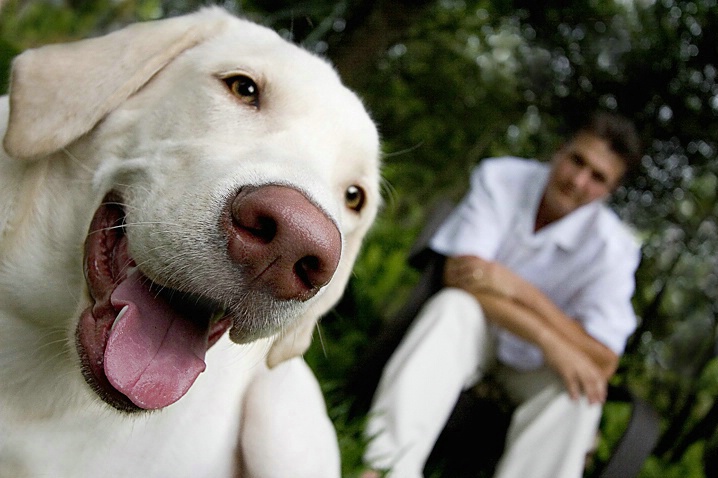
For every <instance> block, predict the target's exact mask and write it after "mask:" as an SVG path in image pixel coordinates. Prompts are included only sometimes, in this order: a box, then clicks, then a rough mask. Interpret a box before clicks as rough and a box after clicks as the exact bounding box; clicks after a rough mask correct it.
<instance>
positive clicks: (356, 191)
mask: <svg viewBox="0 0 718 478" xmlns="http://www.w3.org/2000/svg"><path fill="white" fill-rule="evenodd" d="M365 200H366V193H365V192H364V190H363V189H362V188H360V187H359V186H356V185H354V184H352V185H351V186H349V187H348V188H347V190H346V192H345V193H344V201H345V202H346V205H347V207H348V208H349V209H352V210H354V211H356V212H359V211H361V210H362V208H363V207H364V201H365Z"/></svg>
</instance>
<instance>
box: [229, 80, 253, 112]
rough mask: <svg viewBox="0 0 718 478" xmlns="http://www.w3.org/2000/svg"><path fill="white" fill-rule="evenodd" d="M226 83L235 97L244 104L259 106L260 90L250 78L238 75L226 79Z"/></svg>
mask: <svg viewBox="0 0 718 478" xmlns="http://www.w3.org/2000/svg"><path fill="white" fill-rule="evenodd" d="M224 83H225V84H226V85H227V88H229V91H231V92H232V94H233V95H234V96H236V97H237V98H239V99H240V100H241V101H242V102H243V103H246V104H248V105H251V106H255V107H257V106H259V88H258V87H257V83H255V82H254V80H253V79H251V78H250V77H248V76H245V75H236V76H230V77H229V78H225V79H224Z"/></svg>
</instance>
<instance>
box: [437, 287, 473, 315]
mask: <svg viewBox="0 0 718 478" xmlns="http://www.w3.org/2000/svg"><path fill="white" fill-rule="evenodd" d="M431 302H432V303H436V304H437V305H438V306H442V307H452V308H459V309H467V310H471V309H478V310H479V311H480V310H481V305H480V304H479V301H477V300H476V298H475V297H474V296H473V295H471V294H470V293H469V292H467V291H465V290H464V289H459V288H458V287H444V288H443V289H441V290H440V291H439V292H437V293H436V294H434V295H433V296H432V298H431Z"/></svg>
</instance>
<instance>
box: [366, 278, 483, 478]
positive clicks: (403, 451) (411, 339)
mask: <svg viewBox="0 0 718 478" xmlns="http://www.w3.org/2000/svg"><path fill="white" fill-rule="evenodd" d="M492 349H493V347H492V338H491V333H490V332H489V328H488V325H487V322H486V320H485V318H484V315H483V312H482V310H481V307H480V306H479V303H478V302H477V301H476V299H474V297H473V296H471V295H470V294H468V293H466V292H464V291H462V290H460V289H451V288H449V289H443V290H442V291H440V292H439V293H437V294H436V295H435V296H433V297H432V298H431V299H430V300H429V301H428V302H427V304H426V305H425V306H424V308H423V309H422V311H421V312H420V313H419V315H418V316H417V318H416V319H415V321H414V323H413V324H412V326H411V328H410V329H409V331H408V332H407V335H406V336H405V337H404V339H403V341H402V343H401V344H400V345H399V347H398V348H397V350H396V351H395V352H394V354H393V355H392V357H391V359H390V360H389V362H388V364H387V365H386V367H385V369H384V372H383V375H382V378H381V381H380V382H379V386H378V388H377V391H376V394H375V396H374V402H373V405H372V409H371V411H370V414H369V419H368V423H367V428H366V432H365V434H366V436H367V437H368V439H369V440H370V441H369V445H368V447H367V450H366V453H365V455H364V459H365V462H366V463H367V465H368V466H370V467H371V468H373V469H382V470H385V469H391V470H392V471H391V473H390V474H389V476H390V477H392V478H416V477H421V476H422V469H423V467H424V463H425V461H426V459H427V458H428V456H429V453H430V452H431V449H432V448H433V446H434V442H435V441H436V439H437V438H438V436H439V434H440V432H441V430H442V429H443V427H444V424H445V422H446V420H447V418H448V417H449V414H450V413H451V410H452V409H453V407H454V405H455V403H456V400H457V398H458V396H459V394H460V393H461V391H462V390H463V389H464V388H465V387H466V386H468V385H471V384H473V383H475V382H476V381H477V380H478V379H479V378H480V376H481V374H482V373H483V371H484V370H485V368H486V367H487V366H488V364H489V362H490V360H491V357H492V356H493V350H492Z"/></svg>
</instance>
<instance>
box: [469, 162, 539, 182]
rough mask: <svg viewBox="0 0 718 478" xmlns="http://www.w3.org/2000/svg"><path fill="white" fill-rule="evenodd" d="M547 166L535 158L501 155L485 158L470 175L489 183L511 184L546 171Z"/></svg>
mask: <svg viewBox="0 0 718 478" xmlns="http://www.w3.org/2000/svg"><path fill="white" fill-rule="evenodd" d="M548 168H549V166H548V165H547V164H545V163H541V162H539V161H537V160H535V159H525V158H518V157H515V156H502V157H495V158H487V159H484V160H483V161H481V162H480V163H479V165H478V166H476V168H475V169H474V172H473V173H472V176H474V177H477V178H481V180H482V181H483V182H486V183H491V184H503V185H512V184H518V183H521V182H523V181H526V180H527V179H528V178H532V177H534V176H535V175H536V174H540V173H542V172H544V171H547V170H548Z"/></svg>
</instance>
